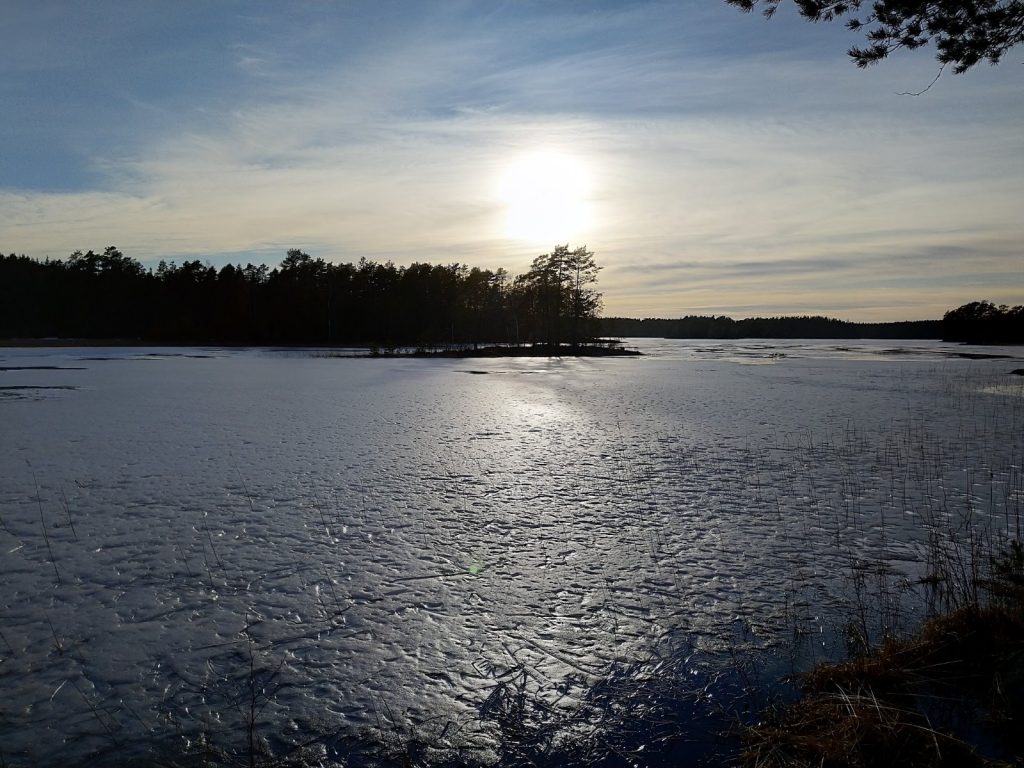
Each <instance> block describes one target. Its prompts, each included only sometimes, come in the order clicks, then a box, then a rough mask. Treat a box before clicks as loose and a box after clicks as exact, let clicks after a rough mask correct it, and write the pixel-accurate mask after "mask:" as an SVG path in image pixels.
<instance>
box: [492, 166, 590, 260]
mask: <svg viewBox="0 0 1024 768" xmlns="http://www.w3.org/2000/svg"><path fill="white" fill-rule="evenodd" d="M500 194H501V199H502V201H503V202H504V204H505V215H506V219H505V234H506V235H507V236H508V237H510V238H512V239H515V240H523V241H526V242H530V243H537V244H547V245H551V244H553V243H564V242H569V241H571V240H574V239H577V238H578V237H579V236H581V235H583V234H584V233H585V231H586V229H587V227H588V226H589V225H590V203H589V196H590V179H589V178H588V175H587V172H586V169H585V168H584V166H583V164H582V163H581V162H580V161H579V160H577V159H576V158H573V157H571V156H570V155H567V154H563V153H561V152H533V153H531V154H527V155H523V156H521V157H519V158H517V159H516V160H515V161H514V162H513V163H512V164H511V165H509V167H508V169H507V170H506V171H505V174H504V176H502V179H501V188H500Z"/></svg>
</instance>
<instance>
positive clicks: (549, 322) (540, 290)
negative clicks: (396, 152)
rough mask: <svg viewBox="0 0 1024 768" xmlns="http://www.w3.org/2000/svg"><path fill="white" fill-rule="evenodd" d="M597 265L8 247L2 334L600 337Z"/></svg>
mask: <svg viewBox="0 0 1024 768" xmlns="http://www.w3.org/2000/svg"><path fill="white" fill-rule="evenodd" d="M599 269H600V267H598V266H597V265H596V263H595V262H594V258H593V253H592V252H590V251H588V250H587V249H586V248H584V247H580V248H574V249H570V248H569V247H568V246H567V245H565V246H558V247H556V248H555V249H554V250H552V251H551V253H547V254H543V255H541V256H538V257H537V258H535V259H534V260H533V263H532V264H531V267H530V269H529V271H528V272H526V273H525V274H523V275H519V276H516V277H514V278H513V277H512V276H510V275H509V274H508V273H507V272H506V271H505V270H503V269H497V270H488V269H480V268H477V267H472V268H470V267H467V266H464V265H461V264H422V263H415V264H411V265H410V266H407V267H399V266H395V265H394V264H393V263H391V262H386V263H383V264H382V263H378V262H375V261H369V260H367V259H361V260H360V261H359V262H358V263H357V264H346V263H342V264H332V263H329V262H327V261H325V260H324V259H322V258H313V257H312V256H310V255H309V254H308V253H305V252H304V251H301V250H298V249H293V250H289V251H288V252H287V255H286V256H285V258H284V260H283V261H282V262H281V263H280V265H279V266H277V267H275V268H273V269H270V268H268V267H267V266H266V265H263V264H261V265H254V264H246V265H245V266H244V267H243V266H240V265H238V266H235V265H231V264H228V265H226V266H224V267H222V268H221V269H219V270H218V269H215V268H214V267H212V266H210V265H208V264H204V263H203V262H201V261H199V260H194V261H185V262H183V263H182V264H180V265H179V264H176V263H175V262H171V263H167V262H164V261H161V262H160V263H159V265H158V266H157V267H156V269H155V270H148V269H146V268H144V267H143V266H142V264H140V263H139V262H138V261H137V260H135V259H133V258H130V257H128V256H125V255H124V254H123V253H122V252H121V251H120V250H118V249H117V248H116V247H114V246H110V247H108V248H106V249H105V250H104V251H102V252H94V251H91V250H90V251H88V252H85V253H82V252H81V251H76V252H75V253H73V254H71V256H70V257H69V258H67V259H66V260H60V259H56V260H44V261H39V260H36V259H31V258H28V257H26V256H16V255H14V254H11V255H9V256H0V338H9V339H32V338H36V339H38V338H68V339H109V340H113V339H118V340H138V341H152V342H170V343H190V344H199V343H219V344H328V345H335V344H338V345H349V344H351V345H368V346H378V345H379V346H383V347H398V346H406V347H416V348H418V347H424V348H426V347H432V348H436V347H439V346H462V347H466V346H472V345H477V344H482V343H488V344H494V343H504V344H542V345H549V346H558V345H568V346H570V347H575V346H577V345H578V344H582V343H584V342H586V341H588V340H590V339H591V338H593V336H594V335H595V333H596V331H597V328H596V326H595V320H596V317H597V314H598V312H599V310H600V306H601V294H600V293H598V292H597V291H596V290H594V288H593V284H594V283H595V282H596V280H597V273H598V271H599Z"/></svg>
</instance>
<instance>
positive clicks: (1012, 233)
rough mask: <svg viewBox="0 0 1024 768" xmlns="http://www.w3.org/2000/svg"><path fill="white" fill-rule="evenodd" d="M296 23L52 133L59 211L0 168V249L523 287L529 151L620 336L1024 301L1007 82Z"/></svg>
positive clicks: (925, 68)
mask: <svg viewBox="0 0 1024 768" xmlns="http://www.w3.org/2000/svg"><path fill="white" fill-rule="evenodd" d="M302 8H303V9H304V10H303V13H305V14H306V16H304V17H303V23H302V24H301V25H299V26H296V23H295V22H294V21H287V20H285V19H284V18H283V17H282V16H280V15H279V14H278V13H277V11H276V9H274V8H273V7H272V6H269V5H268V6H262V5H258V4H257V5H254V6H253V10H252V13H251V15H250V16H247V17H245V18H240V17H238V18H234V17H233V18H232V19H231V20H230V23H229V21H225V20H221V21H220V23H222V24H223V25H226V26H224V27H222V28H221V29H220V31H219V32H216V31H215V32H212V33H211V32H207V33H205V34H206V39H207V42H208V43H210V45H212V42H211V41H216V43H217V45H218V47H217V50H216V52H215V53H211V52H210V51H211V50H212V49H211V48H210V47H209V45H207V46H204V45H198V47H194V50H195V51H196V52H197V57H198V58H197V61H196V62H195V63H194V65H193V66H191V67H190V68H187V69H186V70H185V73H186V74H189V75H191V76H196V77H202V76H203V74H204V73H206V72H208V71H211V70H210V67H214V66H216V67H218V68H220V70H223V71H220V70H218V71H219V74H218V75H217V76H216V77H215V78H214V80H215V82H214V83H213V84H212V85H210V84H208V85H207V86H205V87H199V88H198V89H197V90H196V91H195V92H194V93H193V95H191V96H189V95H188V94H189V93H192V92H191V91H189V90H188V89H186V88H185V87H184V86H183V85H181V84H179V85H177V86H174V87H173V88H172V87H170V86H164V91H165V92H164V93H163V95H160V94H157V95H155V96H149V95H147V93H146V91H145V89H144V88H139V87H138V85H137V84H136V85H135V86H132V85H131V84H127V85H126V86H125V88H124V89H123V94H122V95H123V96H124V98H125V99H127V101H124V102H121V103H129V104H131V106H129V107H127V109H129V112H128V113H126V114H127V115H128V116H129V117H130V119H129V120H128V122H127V125H128V126H129V127H130V128H131V130H132V131H134V133H132V136H131V139H130V140H124V141H120V140H118V141H108V142H104V141H102V139H103V138H104V136H105V134H103V132H102V131H97V130H96V129H95V126H93V127H92V128H90V129H88V130H86V131H85V132H84V133H82V132H81V131H80V130H79V129H77V128H75V127H74V126H66V127H64V128H62V129H61V130H62V131H63V133H59V134H58V133H53V134H52V135H53V136H58V135H59V136H60V137H61V140H62V141H66V142H67V143H68V145H69V146H74V144H75V142H76V141H81V142H82V146H84V147H87V148H88V150H89V155H88V165H87V168H88V173H87V174H84V175H82V174H79V177H77V178H78V182H77V183H74V184H72V183H70V182H69V183H68V187H67V188H64V189H62V190H61V191H59V192H52V191H50V192H47V191H39V190H36V189H32V188H31V187H29V186H22V185H18V184H16V183H13V184H12V183H11V182H10V181H6V180H5V178H4V175H3V174H4V166H3V165H2V164H0V189H2V191H0V245H2V246H4V247H5V248H6V249H8V250H11V249H16V250H18V251H19V252H26V253H31V254H33V255H39V256H42V255H50V256H63V255H66V254H67V253H68V252H70V251H71V250H73V249H75V248H80V247H81V248H88V247H102V246H103V245H107V244H110V243H117V244H118V245H120V246H121V247H122V248H123V249H125V250H126V251H127V252H129V253H131V254H132V255H134V256H136V257H139V258H141V259H143V260H145V261H148V262H150V263H153V262H155V260H157V259H159V258H186V257H187V258H193V257H198V258H210V259H211V260H213V261H214V262H215V263H216V262H221V261H224V260H228V259H236V258H239V257H240V255H256V256H260V255H265V258H267V259H269V260H276V258H278V257H279V256H280V254H281V253H283V251H284V249H285V248H288V247H293V246H302V247H305V248H307V249H308V250H311V251H313V252H316V253H317V255H321V256H324V257H326V258H330V259H335V260H352V259H358V258H359V257H360V256H364V255H365V256H368V257H371V258H390V259H394V260H395V261H398V262H402V263H408V262H411V261H414V260H432V261H461V262H468V263H474V264H480V265H483V266H495V267H496V266H505V267H507V268H510V269H512V270H518V269H522V268H523V267H525V265H526V264H527V263H528V261H529V259H530V258H532V256H534V255H536V254H535V253H533V252H532V250H531V249H529V248H527V247H525V246H523V245H522V244H520V243H516V242H513V241H509V240H507V239H506V238H505V237H504V232H503V226H502V220H503V209H502V203H501V200H500V199H499V196H498V194H497V191H498V189H497V187H498V179H499V177H500V175H501V173H502V171H503V170H504V168H505V167H506V165H507V164H508V163H509V162H511V161H512V158H514V157H515V156H516V154H517V153H519V152H522V151H523V150H525V149H530V148H538V147H544V148H558V149H562V150H564V151H569V152H572V153H573V154H574V155H575V156H577V157H580V158H582V159H583V160H584V161H585V162H586V163H587V164H588V167H589V169H590V172H591V175H592V177H593V199H592V200H591V204H592V206H593V209H594V211H595V224H594V226H593V227H592V229H591V231H590V232H589V233H588V235H587V244H588V245H589V246H590V247H591V248H592V249H593V250H595V251H596V252H597V253H598V258H599V260H600V261H601V263H603V264H605V265H606V269H605V271H604V272H603V273H602V288H603V290H604V291H605V293H606V305H607V308H608V311H609V312H611V313H614V314H645V315H678V314H681V313H686V312H689V311H697V310H700V309H709V308H710V309H714V310H715V311H722V312H727V313H736V314H743V313H744V312H746V309H744V308H750V307H761V308H764V309H766V310H768V309H772V310H773V311H774V312H775V313H779V312H785V311H797V310H800V309H802V308H805V307H811V306H816V307H820V308H822V309H826V308H827V307H829V306H833V307H836V308H845V309H846V310H847V311H848V312H850V313H852V314H853V315H861V316H865V317H869V316H871V317H874V316H876V315H878V313H882V312H890V313H891V316H892V317H894V318H895V317H905V316H921V314H920V313H921V312H928V313H930V314H931V315H932V316H934V315H935V314H936V312H939V313H940V312H941V311H942V310H943V309H945V308H948V307H949V306H950V303H952V304H953V305H955V304H956V303H962V302H963V301H967V300H970V299H972V298H980V297H981V296H979V295H977V292H978V291H981V292H983V293H985V296H987V297H991V298H994V299H997V300H999V299H1000V298H1006V297H1009V298H1007V300H1010V301H1018V302H1019V301H1020V300H1022V299H1024V297H1020V294H1021V292H1022V290H1024V276H1021V267H1020V264H1021V260H1020V252H1019V250H1016V248H1015V245H1014V244H1016V243H1020V242H1022V241H1024V225H1022V224H1021V223H1020V217H1019V210H1020V204H1021V202H1022V201H1024V136H1022V135H1021V133H1020V132H1019V131H1018V130H1016V129H1015V128H1014V126H1017V125H1019V124H1020V119H1021V117H1024V108H1022V107H1021V106H1020V105H1019V102H1020V99H1019V98H1011V95H1012V94H1017V95H1018V97H1019V90H1020V86H1019V85H1018V84H1016V83H1015V82H1013V81H1010V80H1009V79H1008V78H1007V77H1006V76H1004V75H1002V74H1000V73H997V72H995V71H991V72H988V73H987V74H985V75H983V76H982V77H980V78H978V79H976V80H975V81H974V82H973V84H970V85H968V84H966V83H965V82H964V81H962V80H956V81H953V82H952V83H951V84H950V85H949V86H948V87H945V86H946V83H945V80H944V81H943V83H942V84H943V86H944V88H943V89H939V90H938V91H932V92H929V94H928V96H927V97H921V98H918V99H914V98H909V97H897V96H894V95H893V91H895V90H897V89H905V88H907V87H908V86H907V85H906V84H907V83H910V84H911V85H910V87H913V83H914V81H915V80H918V79H921V78H925V77H926V76H927V73H928V72H930V71H931V65H930V64H929V63H928V62H927V60H914V61H913V62H911V61H910V60H906V61H897V62H894V63H893V66H892V67H890V68H889V69H886V70H883V69H881V68H877V69H875V70H872V71H869V72H867V73H864V72H859V71H856V70H855V69H854V68H853V67H852V66H850V65H848V64H847V63H846V62H845V61H843V60H842V58H841V55H839V54H838V51H837V50H832V51H831V53H832V56H831V57H830V58H827V59H825V58H822V55H821V52H820V50H818V49H816V48H815V47H814V46H813V45H811V44H810V43H808V44H807V45H802V44H801V45H796V44H793V45H792V46H791V47H789V48H786V49H783V50H779V49H777V48H773V47H772V46H771V45H769V44H768V43H767V42H766V40H769V39H770V36H766V35H765V28H763V27H759V28H757V29H755V28H754V27H753V26H752V24H751V21H752V20H751V19H750V18H749V17H743V16H739V14H735V12H734V11H732V10H731V9H724V10H723V9H721V8H717V7H716V8H715V9H714V10H709V9H703V10H702V11H700V12H699V13H695V12H693V11H687V10H684V9H681V8H680V7H679V6H678V4H660V3H650V4H630V5H626V6H618V5H615V6H614V7H612V8H610V9H608V10H600V9H598V10H594V9H582V8H581V7H580V6H576V5H560V4H554V5H548V6H529V5H520V4H516V5H513V6H499V5H494V6H490V5H487V4H480V3H469V4H452V5H448V6H442V7H440V9H439V10H438V9H434V10H431V9H427V8H426V7H425V6H420V5H418V4H415V5H404V4H398V3H396V4H384V5H381V6H380V7H379V10H377V11H375V12H373V13H370V12H368V11H361V12H359V13H358V14H357V15H356V16H353V15H352V13H353V12H352V11H350V10H347V9H346V8H345V7H342V6H335V5H333V4H310V5H309V6H302ZM402 11H408V12H407V13H406V14H405V15H402ZM22 13H27V14H28V16H30V17H32V18H36V20H37V21H38V18H37V17H33V16H32V14H31V13H29V12H28V11H25V10H24V9H22ZM214 21H216V20H214ZM555 22H557V23H555ZM179 23H180V22H179ZM731 24H735V26H730V25H731ZM360 25H362V27H360ZM214 26H216V24H214ZM360 29H363V30H364V32H365V33H364V34H360ZM772 29H773V34H775V32H774V29H775V28H772ZM778 29H779V33H778V34H780V35H781V36H782V37H783V38H785V39H787V40H795V39H798V38H799V39H800V40H804V39H805V38H804V37H803V36H802V33H806V34H807V35H812V34H813V33H814V30H812V29H810V28H808V29H804V28H803V27H802V26H799V25H791V26H781V27H778ZM562 30H571V32H570V33H568V34H566V33H565V32H564V31H562ZM371 32H372V33H373V34H372V35H371V34H370V33H371ZM293 33H294V34H293ZM829 34H830V35H834V33H833V32H830V33H829ZM806 39H808V40H810V39H813V38H812V37H808V38H806ZM222 43H223V45H221V44H222ZM163 54H164V48H163V47H160V46H157V48H156V49H155V52H154V55H156V56H160V55H163ZM172 58H173V57H172ZM173 60H174V61H179V59H178V58H173ZM5 61H7V58H6V57H5V58H4V59H2V60H0V69H2V70H3V71H8V72H10V71H12V69H11V67H10V65H9V64H7V65H5V64H4V63H3V62H5ZM42 66H43V65H42V64H40V65H39V67H42ZM93 66H98V65H96V64H95V62H92V63H90V67H93ZM886 66H887V67H888V65H886ZM30 69H32V68H31V67H30ZM228 70H230V71H228ZM32 71H33V72H35V73H38V72H39V71H40V70H39V68H38V67H37V68H35V69H32ZM172 74H173V73H172V72H171V71H170V70H168V71H166V72H165V73H164V77H171V76H172ZM110 76H111V77H114V76H113V75H110ZM970 76H971V75H969V77H970ZM114 79H115V80H116V79H117V78H116V77H115V78H114ZM114 90H117V89H114ZM103 93H104V94H105V98H107V99H110V98H113V96H111V93H113V91H111V90H107V91H104V92H103ZM176 107H180V110H179V111H178V113H175V108H176ZM36 109H37V110H42V109H43V107H42V106H38V107H36ZM98 111H101V110H99V108H98V107H97V108H96V109H94V110H92V111H91V112H90V114H94V113H95V112H98ZM6 130H8V131H10V130H13V129H6ZM48 130H49V129H48ZM126 132H128V128H125V127H122V128H121V129H119V131H115V132H114V133H115V135H117V134H118V133H122V134H123V133H126ZM54 140H56V139H54ZM19 141H20V142H22V144H24V143H25V142H26V141H28V139H26V138H25V135H22V138H21V139H19ZM25 156H26V157H27V156H29V155H25ZM39 162H42V161H41V160H40V161H39ZM70 162H72V160H69V163H70ZM54 173H59V170H58V171H54ZM16 176H17V174H15V173H14V171H13V170H12V171H11V174H10V176H9V178H10V179H14V178H16ZM72 176H74V174H69V175H68V178H69V179H70V178H71V177H72ZM552 245H554V243H552ZM922 273H926V274H927V279H926V280H921V279H918V280H915V279H914V275H917V276H918V277H920V276H921V275H922ZM966 276H973V277H974V278H977V279H976V280H974V283H975V284H970V281H967V280H965V277H966ZM985 276H990V277H991V279H989V280H988V281H987V282H986V280H987V278H985ZM1014 276H1016V277H1017V278H1018V279H1017V280H1016V283H1014V280H1013V278H1014ZM1008 277H1009V279H1007V278H1008ZM968 291H970V292H971V293H970V295H968ZM1014 292H1016V295H1017V297H1018V298H1016V299H1014V298H1013V297H1012V296H1011V294H1014ZM730 308H731V309H730ZM925 316H928V315H927V314H925Z"/></svg>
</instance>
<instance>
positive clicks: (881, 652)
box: [743, 539, 1024, 768]
mask: <svg viewBox="0 0 1024 768" xmlns="http://www.w3.org/2000/svg"><path fill="white" fill-rule="evenodd" d="M939 562H940V564H941V567H940V568H939V569H933V571H932V573H930V574H929V577H928V578H929V583H928V586H929V588H930V589H932V590H933V591H935V592H937V593H940V594H939V595H938V597H939V598H940V599H941V601H942V602H944V603H946V604H947V605H950V604H951V605H952V606H953V607H952V608H951V609H950V610H948V611H946V612H943V613H940V614H939V615H936V616H933V617H932V618H930V619H929V620H927V621H926V622H925V623H924V625H923V626H922V627H921V628H920V629H919V630H917V631H916V632H913V633H911V634H909V635H906V636H903V637H885V638H883V640H882V642H881V643H880V644H879V645H877V646H876V647H873V648H868V649H863V650H862V651H861V652H859V653H855V654H854V655H853V656H852V657H851V658H849V659H847V660H846V661H843V662H839V663H826V664H820V665H818V666H817V667H815V668H814V669H812V670H811V671H810V672H809V673H808V674H806V675H805V676H803V679H802V685H801V696H800V698H799V699H798V700H797V701H795V702H794V703H791V704H788V705H784V706H780V707H778V708H776V709H774V710H773V711H770V712H768V713H766V716H765V719H764V720H763V721H762V722H760V723H758V724H757V725H755V726H753V727H750V728H749V729H747V730H746V732H745V734H744V740H745V751H744V754H743V765H744V766H749V767H750V768H802V767H803V766H808V767H809V766H821V767H822V768H826V767H828V768H869V767H871V766H889V765H900V766H950V767H951V768H952V767H953V766H1003V765H1021V764H1022V763H1021V757H1020V756H1021V755H1024V731H1021V728H1020V726H1021V723H1022V722H1024V548H1022V546H1021V541H1020V540H1019V539H1013V540H1011V541H1010V542H1009V543H1008V545H1007V546H1006V548H1005V549H1003V550H1002V551H1001V552H1000V553H999V554H998V555H997V556H995V557H993V558H991V559H990V561H989V563H988V564H987V565H988V567H987V568H986V569H985V571H984V573H981V572H972V573H971V575H970V576H969V577H968V579H967V581H962V582H960V583H959V584H957V578H958V573H957V570H958V564H957V563H955V562H954V561H951V560H944V561H939ZM961 575H962V574H961ZM964 586H967V587H970V589H969V590H968V591H966V592H964V591H963V590H962V589H961V587H964ZM965 595H971V596H973V598H974V599H970V600H967V601H964V600H963V599H962V598H963V596H965ZM1013 760H1016V762H1012V761H1013Z"/></svg>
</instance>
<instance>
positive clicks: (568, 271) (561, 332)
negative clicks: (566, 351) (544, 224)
mask: <svg viewBox="0 0 1024 768" xmlns="http://www.w3.org/2000/svg"><path fill="white" fill-rule="evenodd" d="M600 269H601V268H600V267H599V266H597V264H596V263H595V262H594V254H593V252H591V251H588V250H587V249H586V247H585V246H581V247H579V248H576V249H574V250H571V251H570V250H569V246H568V245H559V246H557V247H556V248H555V249H554V250H553V251H551V253H545V254H542V255H540V256H538V257H537V258H535V259H534V260H533V263H532V264H531V265H530V271H529V272H527V273H526V274H525V275H520V276H519V277H517V278H516V281H515V284H514V294H515V296H514V301H515V305H516V309H517V315H518V316H519V317H521V318H528V319H529V321H530V322H529V323H528V324H527V325H526V329H527V330H528V331H529V334H530V338H531V339H532V340H533V341H543V342H544V343H546V344H548V345H550V346H557V345H558V344H561V343H562V342H563V341H565V340H566V339H568V340H569V342H570V343H571V344H572V346H573V347H575V346H576V345H577V344H578V343H579V342H580V341H581V340H582V339H583V338H585V337H589V336H591V335H592V333H590V331H591V330H592V327H591V326H592V322H591V321H592V320H593V319H594V318H595V317H596V316H597V313H598V312H599V311H600V308H601V294H600V293H598V292H597V291H595V290H594V289H593V288H591V287H590V286H591V285H592V284H593V283H595V282H596V281H597V273H598V271H600ZM520 326H521V327H522V326H523V324H522V323H521V322H520Z"/></svg>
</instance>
